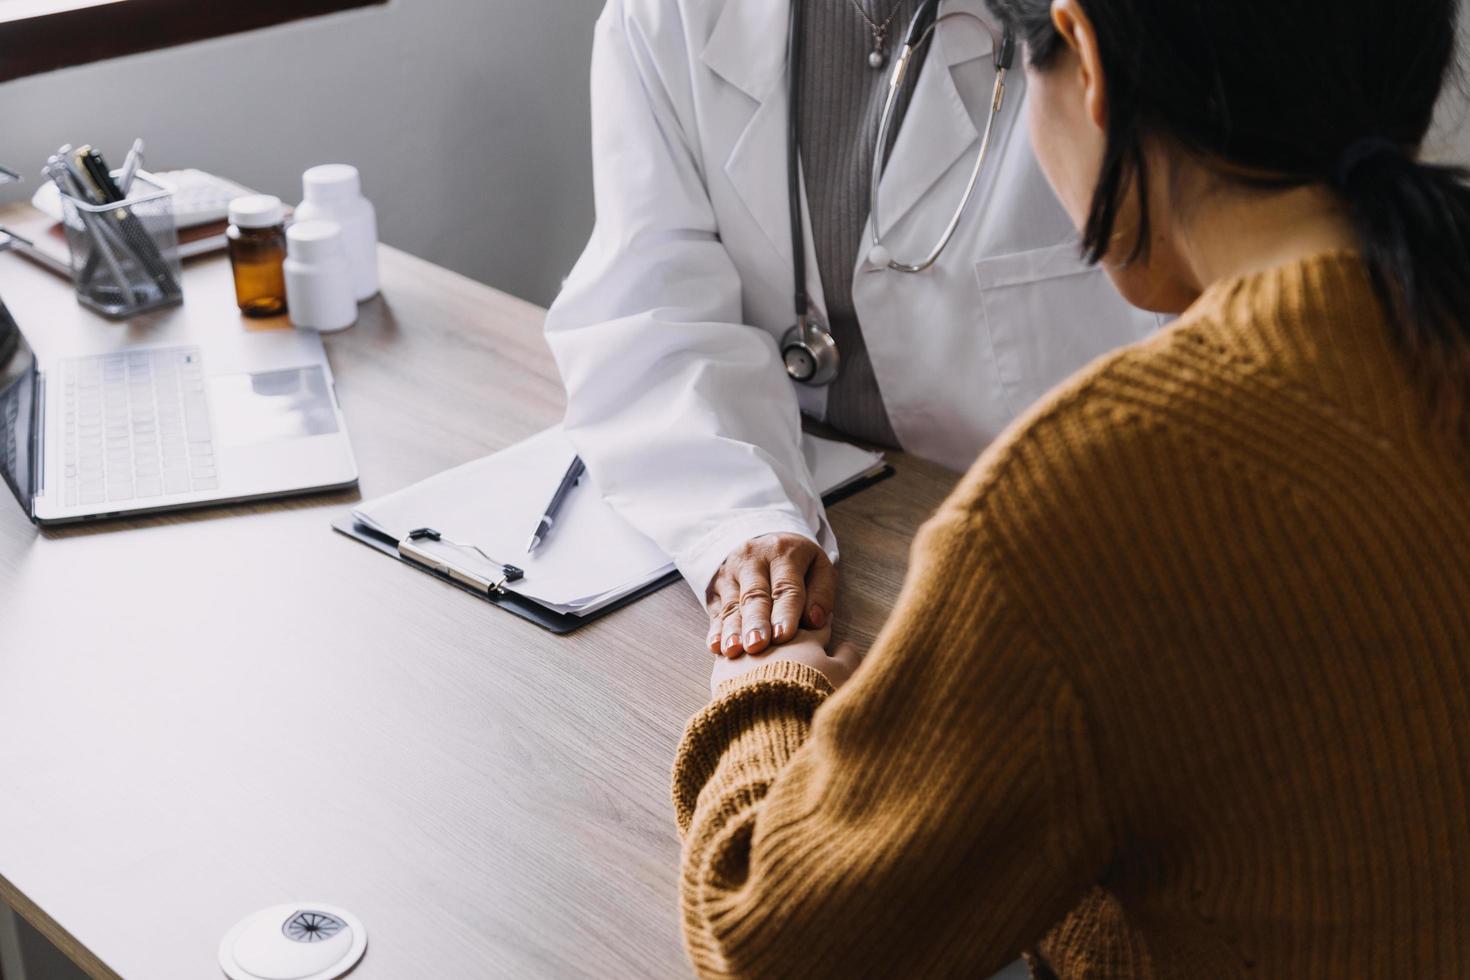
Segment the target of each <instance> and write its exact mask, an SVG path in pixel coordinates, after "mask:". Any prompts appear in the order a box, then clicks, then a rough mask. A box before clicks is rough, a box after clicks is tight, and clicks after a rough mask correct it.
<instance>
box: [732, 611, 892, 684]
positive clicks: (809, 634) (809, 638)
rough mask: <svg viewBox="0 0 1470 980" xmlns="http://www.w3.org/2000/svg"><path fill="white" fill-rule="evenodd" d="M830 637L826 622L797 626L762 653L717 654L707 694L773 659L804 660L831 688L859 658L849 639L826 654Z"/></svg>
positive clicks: (849, 672) (842, 680)
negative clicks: (787, 637) (794, 631)
mask: <svg viewBox="0 0 1470 980" xmlns="http://www.w3.org/2000/svg"><path fill="white" fill-rule="evenodd" d="M831 641H832V627H830V626H829V627H827V628H826V629H820V630H800V631H799V632H797V634H796V638H795V639H793V640H792V641H791V642H790V643H786V644H783V645H781V646H779V647H775V648H773V649H770V650H767V651H766V652H765V653H757V654H751V655H750V656H748V657H741V658H739V659H738V660H735V659H731V658H729V657H721V658H719V659H718V660H716V661H715V669H714V670H713V671H712V672H711V673H710V678H709V690H710V694H711V695H712V696H714V697H718V696H719V694H720V685H721V684H723V683H725V682H726V681H730V680H734V679H735V678H737V677H740V676H742V675H744V674H748V673H749V672H750V671H752V670H755V669H756V668H757V667H759V666H761V665H762V664H769V663H776V662H778V661H781V660H790V661H792V662H794V663H799V664H805V665H806V666H808V667H810V668H812V669H813V670H816V671H818V672H820V673H821V674H822V676H824V677H826V678H827V680H828V681H829V682H830V683H831V684H832V687H833V689H834V690H835V689H836V688H839V687H841V686H842V685H843V684H844V683H846V682H847V679H848V678H849V677H851V676H852V675H853V672H854V671H856V670H857V669H858V665H859V664H861V663H862V661H863V658H862V654H861V653H859V652H858V648H857V647H855V646H853V645H852V644H851V643H843V644H841V645H840V646H838V648H837V649H836V650H834V651H832V652H831V653H830V654H829V653H828V652H827V647H828V646H829V645H830V644H831Z"/></svg>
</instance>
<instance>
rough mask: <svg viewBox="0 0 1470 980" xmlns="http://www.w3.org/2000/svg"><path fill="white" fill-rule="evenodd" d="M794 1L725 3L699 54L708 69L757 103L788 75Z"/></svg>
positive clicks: (764, 0) (750, 0)
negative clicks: (787, 40)
mask: <svg viewBox="0 0 1470 980" xmlns="http://www.w3.org/2000/svg"><path fill="white" fill-rule="evenodd" d="M790 4H791V0H726V3H725V9H724V10H723V11H721V12H720V19H719V21H718V22H716V24H715V29H714V31H713V32H712V33H711V34H710V38H709V43H708V44H706V45H705V46H704V51H703V52H701V53H700V57H701V58H702V59H703V61H704V63H705V65H706V66H708V67H709V69H710V70H711V71H713V72H714V73H715V74H717V75H719V76H720V77H721V78H723V79H724V80H725V81H727V82H729V83H730V84H731V85H734V86H735V87H736V88H738V89H739V90H740V91H742V92H744V93H745V94H746V95H748V96H750V97H751V98H752V99H755V100H756V101H757V102H763V101H765V100H766V99H767V98H768V97H769V96H770V95H771V94H772V90H773V89H774V88H775V86H776V85H777V83H778V82H780V81H781V80H782V79H784V78H785V75H786V38H787V35H788V34H789V33H790V32H789V31H788V30H787V24H788V19H789V17H790V12H791V6H790Z"/></svg>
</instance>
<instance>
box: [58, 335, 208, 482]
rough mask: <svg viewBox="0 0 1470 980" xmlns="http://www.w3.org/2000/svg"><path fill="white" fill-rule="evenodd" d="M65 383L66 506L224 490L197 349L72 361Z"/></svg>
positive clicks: (64, 374) (124, 353)
mask: <svg viewBox="0 0 1470 980" xmlns="http://www.w3.org/2000/svg"><path fill="white" fill-rule="evenodd" d="M62 384H63V385H64V386H65V387H64V393H63V402H62V405H63V413H64V415H65V422H64V425H65V429H64V436H63V438H62V452H63V454H64V459H65V467H66V468H65V470H64V476H63V481H62V485H63V487H64V488H65V494H66V506H68V507H76V506H84V507H85V506H90V505H95V504H102V503H128V502H133V501H143V502H146V501H151V500H154V499H156V498H166V497H173V496H178V495H180V494H186V493H197V492H199V491H202V490H217V489H219V472H218V470H217V469H216V467H215V460H214V443H213V436H212V434H211V432H210V424H209V403H208V401H207V400H206V398H205V395H204V369H203V365H202V362H201V358H200V354H199V348H197V347H172V348H167V349H164V350H141V351H122V352H120V353H116V354H101V355H97V356H94V357H78V358H72V359H70V360H68V361H66V362H64V364H63V367H62Z"/></svg>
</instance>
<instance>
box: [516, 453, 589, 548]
mask: <svg viewBox="0 0 1470 980" xmlns="http://www.w3.org/2000/svg"><path fill="white" fill-rule="evenodd" d="M585 472H587V464H585V463H583V462H582V457H581V456H576V457H573V459H572V465H571V466H568V467H567V472H566V475H565V476H563V477H562V478H561V483H559V484H557V487H556V493H554V494H552V495H551V503H549V504H547V505H546V513H544V514H542V515H541V520H540V521H538V522H537V524H536V530H535V531H533V532H531V543H530V544H528V545H526V554H528V555H529V554H531V553H532V552H534V551H535V550H536V549H537V548H538V547H540V546H541V543H542V542H543V541H545V540H546V536H547V535H548V534H550V533H551V526H552V525H553V524H555V523H556V518H557V515H558V514H560V513H561V509H562V505H564V504H565V503H566V500H567V496H568V495H569V494H570V493H571V492H572V487H574V486H576V485H577V481H578V480H580V479H581V478H582V474H583V473H585Z"/></svg>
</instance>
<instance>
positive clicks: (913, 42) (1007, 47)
mask: <svg viewBox="0 0 1470 980" xmlns="http://www.w3.org/2000/svg"><path fill="white" fill-rule="evenodd" d="M938 7H939V2H938V0H927V2H926V3H925V4H924V5H923V6H922V7H920V8H919V11H918V13H917V14H915V15H914V20H913V23H912V24H911V25H910V26H909V30H908V33H907V35H906V36H905V39H904V46H903V51H902V52H901V53H900V54H899V57H898V62H897V64H895V65H894V67H893V77H892V78H891V79H890V80H889V83H888V96H887V98H885V99H884V102H883V113H882V115H881V116H880V117H879V120H878V145H877V148H876V150H875V152H874V153H873V176H872V180H871V182H870V183H869V187H868V195H869V201H868V203H869V211H870V212H871V220H872V232H871V234H872V241H871V248H870V249H869V251H868V261H869V263H871V264H872V265H874V266H877V267H878V268H880V269H890V270H892V271H894V272H907V273H919V272H923V271H925V270H926V269H929V268H931V267H932V266H933V265H934V263H936V262H938V261H939V256H941V255H943V254H944V250H945V249H946V248H948V247H949V243H950V242H951V241H952V240H953V239H954V236H955V232H956V231H957V230H958V229H959V227H960V221H961V220H962V219H963V218H964V215H965V211H966V210H968V209H969V206H970V201H971V200H972V199H973V198H974V196H975V188H976V187H978V186H979V184H980V174H981V173H983V172H984V170H985V161H986V159H987V158H988V157H989V156H990V144H991V138H992V137H993V136H994V134H995V121H996V119H998V118H999V117H1000V112H1001V109H1002V108H1003V107H1004V105H1005V91H1006V73H1007V72H1008V71H1009V70H1010V66H1011V62H1012V59H1013V58H1014V55H1015V47H1016V40H1015V35H1013V34H1012V33H1011V32H1010V31H1009V30H1007V31H1005V32H1004V33H1003V34H1002V36H1001V38H1000V39H999V40H998V41H996V42H995V87H994V90H993V91H992V93H991V98H990V113H989V115H988V116H987V117H986V120H985V131H984V133H982V134H981V137H980V151H979V152H978V153H977V154H976V155H975V166H974V167H973V168H971V170H970V179H969V182H968V183H967V184H966V185H965V193H964V196H963V197H961V198H960V203H959V206H958V207H956V208H955V210H954V214H953V215H951V216H950V219H949V224H947V225H946V226H945V228H944V233H943V234H942V235H940V237H939V240H938V241H937V242H935V244H934V247H933V248H932V249H930V250H929V254H928V255H927V256H925V258H924V259H923V260H922V261H919V262H914V263H907V262H900V261H898V260H897V259H896V258H894V257H893V253H892V251H891V250H889V248H888V247H887V246H885V245H884V244H883V232H882V228H883V217H882V214H883V208H882V200H881V193H880V188H881V185H882V183H883V173H884V164H885V162H886V161H885V160H884V159H883V156H884V154H883V151H884V149H885V148H886V147H887V146H888V132H889V129H890V128H891V127H892V125H893V111H894V106H895V105H896V103H897V102H898V93H899V91H900V90H901V89H902V88H903V83H904V79H905V78H906V77H907V75H908V71H909V65H910V63H911V62H912V61H913V56H914V52H915V51H917V50H918V48H919V47H920V45H922V44H924V43H925V42H927V41H928V40H929V39H930V37H932V36H933V34H934V31H935V30H937V29H938V27H939V25H940V23H941V22H943V21H946V20H949V19H950V18H952V17H970V18H973V19H974V20H976V21H978V22H979V23H980V25H981V26H982V27H984V28H985V29H986V30H989V29H990V25H989V24H986V23H985V21H983V20H981V19H980V18H979V17H977V16H976V15H975V14H972V13H970V12H969V11H966V10H956V11H953V12H951V13H947V14H945V15H944V16H942V17H936V16H934V14H935V12H936V11H937V10H938Z"/></svg>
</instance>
